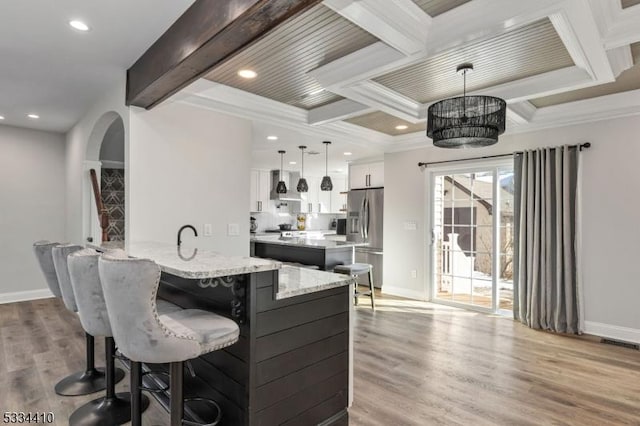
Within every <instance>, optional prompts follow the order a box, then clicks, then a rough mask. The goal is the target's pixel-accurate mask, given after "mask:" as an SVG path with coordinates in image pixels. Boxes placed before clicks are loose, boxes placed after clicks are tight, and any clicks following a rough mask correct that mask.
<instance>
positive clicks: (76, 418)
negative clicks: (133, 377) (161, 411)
mask: <svg viewBox="0 0 640 426" xmlns="http://www.w3.org/2000/svg"><path fill="white" fill-rule="evenodd" d="M141 402H142V403H141V408H142V411H143V412H144V411H145V410H146V409H147V407H148V406H149V398H147V397H146V396H145V395H143V396H142V401H141ZM130 420H131V394H130V393H128V392H127V393H118V394H116V396H115V398H106V397H105V398H98V399H94V400H93V401H90V402H88V403H86V404H85V405H83V406H82V407H80V408H78V409H77V410H76V411H74V412H73V414H71V417H69V426H115V425H122V424H125V423H128V422H129V421H130Z"/></svg>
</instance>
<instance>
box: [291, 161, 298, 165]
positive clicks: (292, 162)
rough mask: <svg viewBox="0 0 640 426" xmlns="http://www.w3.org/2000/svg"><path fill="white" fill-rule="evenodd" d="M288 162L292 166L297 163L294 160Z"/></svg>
mask: <svg viewBox="0 0 640 426" xmlns="http://www.w3.org/2000/svg"><path fill="white" fill-rule="evenodd" d="M289 164H291V165H292V166H293V165H294V164H298V163H296V162H295V161H289Z"/></svg>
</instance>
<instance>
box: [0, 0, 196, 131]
mask: <svg viewBox="0 0 640 426" xmlns="http://www.w3.org/2000/svg"><path fill="white" fill-rule="evenodd" d="M191 3H193V0H135V1H128V0H108V1H86V0H55V1H52V0H28V1H24V0H2V1H1V2H0V115H1V116H4V117H5V119H4V120H2V121H0V124H7V125H13V126H20V127H28V128H33V129H40V130H49V131H56V132H66V131H67V130H69V128H70V127H72V126H73V125H74V124H75V123H76V122H77V121H78V120H79V119H80V117H81V116H82V114H83V112H84V110H85V109H86V108H88V107H89V106H90V105H91V103H92V102H94V101H95V100H96V99H97V98H98V97H99V96H100V95H101V94H102V93H104V91H106V90H108V89H110V88H112V87H113V86H114V85H115V84H116V83H117V81H118V79H119V78H121V77H122V75H123V73H124V72H125V71H126V70H127V68H129V67H130V66H131V65H132V64H133V62H135V60H137V59H138V58H139V57H140V55H141V54H142V53H144V52H145V51H146V50H147V48H148V47H149V46H150V45H151V44H152V43H153V42H154V41H155V40H156V39H157V38H158V37H159V36H160V35H161V34H162V33H163V32H164V31H165V30H166V29H167V28H168V27H169V26H170V25H171V24H172V23H173V22H174V21H175V20H176V19H177V18H178V17H179V16H180V15H181V14H182V13H183V12H184V11H185V10H186V9H187V8H188V7H189V6H190V5H191ZM72 19H79V20H82V21H84V22H85V23H86V24H88V25H89V26H90V27H91V31H89V32H87V33H82V32H78V31H76V30H73V29H72V28H71V27H69V25H68V22H69V20H72ZM29 113H36V114H38V115H40V119H38V120H32V119H29V118H27V117H26V115H27V114H29Z"/></svg>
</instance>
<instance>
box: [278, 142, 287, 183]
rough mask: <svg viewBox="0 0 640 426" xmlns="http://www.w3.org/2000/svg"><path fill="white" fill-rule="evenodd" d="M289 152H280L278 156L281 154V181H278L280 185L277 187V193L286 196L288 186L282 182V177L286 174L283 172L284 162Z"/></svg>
mask: <svg viewBox="0 0 640 426" xmlns="http://www.w3.org/2000/svg"><path fill="white" fill-rule="evenodd" d="M286 152H287V151H282V150H281V151H278V154H280V176H279V178H280V181H278V185H277V186H276V193H278V194H286V193H287V185H286V184H285V183H284V180H282V175H283V174H284V173H283V171H282V164H283V162H284V154H285V153H286Z"/></svg>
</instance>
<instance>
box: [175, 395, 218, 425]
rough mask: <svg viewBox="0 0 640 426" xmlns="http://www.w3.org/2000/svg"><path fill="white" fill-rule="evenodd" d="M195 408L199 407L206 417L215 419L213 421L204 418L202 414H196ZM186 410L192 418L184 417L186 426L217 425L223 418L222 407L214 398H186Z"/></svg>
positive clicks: (183, 421)
mask: <svg viewBox="0 0 640 426" xmlns="http://www.w3.org/2000/svg"><path fill="white" fill-rule="evenodd" d="M204 407H206V408H204ZM195 409H198V411H199V413H200V414H203V412H204V413H205V417H207V418H209V419H214V420H212V421H211V422H207V421H205V420H203V419H202V417H201V416H199V415H195V413H194V411H195ZM184 411H185V414H187V416H188V417H191V419H192V420H187V419H182V424H183V425H184V426H217V425H218V424H219V423H220V420H221V419H222V409H221V408H220V406H219V405H218V403H217V402H215V401H214V400H213V399H208V398H186V399H185V400H184Z"/></svg>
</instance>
